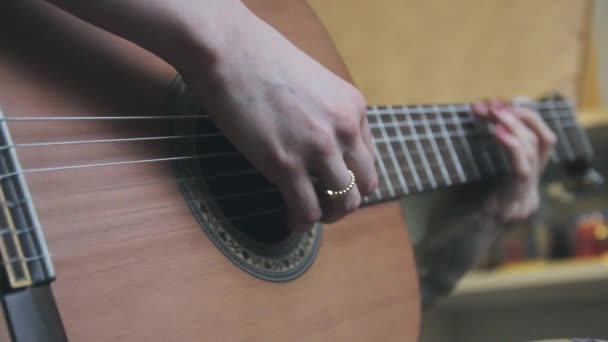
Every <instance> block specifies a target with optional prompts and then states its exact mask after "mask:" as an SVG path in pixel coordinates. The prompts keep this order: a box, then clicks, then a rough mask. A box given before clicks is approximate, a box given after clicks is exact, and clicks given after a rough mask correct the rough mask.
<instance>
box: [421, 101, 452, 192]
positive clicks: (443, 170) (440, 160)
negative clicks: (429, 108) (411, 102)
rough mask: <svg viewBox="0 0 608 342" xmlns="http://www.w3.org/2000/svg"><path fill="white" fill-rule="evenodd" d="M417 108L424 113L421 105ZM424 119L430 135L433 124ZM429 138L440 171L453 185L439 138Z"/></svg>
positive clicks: (448, 182)
mask: <svg viewBox="0 0 608 342" xmlns="http://www.w3.org/2000/svg"><path fill="white" fill-rule="evenodd" d="M416 108H417V111H418V113H419V114H420V115H424V110H423V109H422V108H421V106H417V107H416ZM423 121H424V127H425V129H426V132H427V133H428V135H431V134H433V131H432V130H431V125H430V124H429V122H428V120H423ZM429 140H430V142H431V148H432V149H433V152H434V157H435V160H437V162H438V163H439V171H440V172H441V175H442V176H443V179H444V180H445V181H446V182H447V184H448V185H452V177H450V175H449V173H448V170H447V168H446V167H445V163H444V161H443V156H442V155H441V154H440V153H439V149H438V148H437V140H436V139H429Z"/></svg>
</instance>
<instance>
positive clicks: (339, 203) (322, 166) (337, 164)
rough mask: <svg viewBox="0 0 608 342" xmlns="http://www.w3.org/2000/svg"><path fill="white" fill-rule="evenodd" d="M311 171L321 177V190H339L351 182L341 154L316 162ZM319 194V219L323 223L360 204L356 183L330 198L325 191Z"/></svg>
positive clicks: (340, 216) (334, 219) (339, 216)
mask: <svg viewBox="0 0 608 342" xmlns="http://www.w3.org/2000/svg"><path fill="white" fill-rule="evenodd" d="M313 172H315V174H316V175H318V176H319V178H320V179H321V183H322V186H323V190H332V191H339V190H342V189H345V188H346V187H347V186H348V185H349V184H350V182H351V176H350V173H349V172H348V168H347V166H346V163H345V162H344V159H343V158H342V156H341V155H338V154H336V155H334V156H332V157H331V158H327V159H325V160H321V161H320V162H318V164H317V165H315V169H314V170H313ZM353 174H354V172H353ZM356 178H357V176H355V181H356ZM320 196H321V202H320V203H321V208H322V216H321V221H322V222H325V223H332V222H335V221H337V220H339V219H340V218H342V217H344V215H346V214H348V213H349V212H351V211H353V210H355V209H356V208H358V207H359V205H360V204H361V194H360V193H359V189H358V187H357V185H356V184H355V185H354V187H353V188H352V189H351V190H350V191H348V192H347V193H346V194H344V195H343V196H340V197H336V198H330V197H329V196H327V195H326V193H321V194H320Z"/></svg>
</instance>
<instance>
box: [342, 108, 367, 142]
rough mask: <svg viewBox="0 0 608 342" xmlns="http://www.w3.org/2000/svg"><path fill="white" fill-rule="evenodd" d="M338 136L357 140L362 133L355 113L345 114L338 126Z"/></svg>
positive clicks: (345, 139)
mask: <svg viewBox="0 0 608 342" xmlns="http://www.w3.org/2000/svg"><path fill="white" fill-rule="evenodd" d="M336 130H337V133H338V136H339V137H340V138H341V139H342V140H344V141H349V142H350V141H355V140H356V139H357V138H358V137H359V136H360V133H361V127H360V124H359V120H358V118H357V116H355V115H354V114H350V113H348V114H343V115H342V117H341V119H340V121H339V122H338V123H337V127H336Z"/></svg>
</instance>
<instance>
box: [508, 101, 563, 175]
mask: <svg viewBox="0 0 608 342" xmlns="http://www.w3.org/2000/svg"><path fill="white" fill-rule="evenodd" d="M513 113H514V114H515V115H516V116H517V117H519V118H520V120H521V121H522V122H523V123H524V124H525V125H526V126H527V127H528V128H529V129H531V130H532V131H534V133H535V134H536V136H537V137H538V148H539V154H540V162H541V163H540V164H541V165H543V167H544V166H545V165H546V164H547V162H548V161H549V157H550V156H551V151H552V150H553V146H554V145H555V142H556V140H557V139H556V137H555V133H553V131H552V130H551V129H550V128H549V126H547V124H546V123H545V122H544V121H543V120H542V119H541V118H540V116H539V115H538V113H537V112H535V111H532V110H530V109H527V108H515V109H514V112H513Z"/></svg>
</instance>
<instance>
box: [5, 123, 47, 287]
mask: <svg viewBox="0 0 608 342" xmlns="http://www.w3.org/2000/svg"><path fill="white" fill-rule="evenodd" d="M0 256H1V257H2V267H1V269H0V293H7V292H12V291H14V290H16V289H19V288H23V287H28V286H32V285H36V284H42V283H48V282H50V281H51V280H53V279H54V270H53V266H52V264H51V260H50V257H49V252H48V248H47V246H46V242H45V240H44V236H43V234H42V230H41V228H40V222H39V221H38V217H37V215H36V212H35V210H34V205H33V203H32V200H31V197H30V194H29V190H28V188H27V184H26V182H25V177H24V176H23V170H22V169H21V166H20V165H19V160H18V159H17V151H16V150H15V148H14V146H13V142H12V139H11V137H10V134H9V130H8V126H7V125H6V120H5V118H4V116H3V115H2V112H1V111H0Z"/></svg>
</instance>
